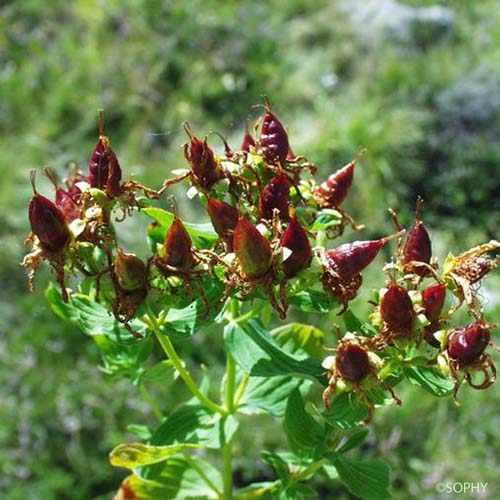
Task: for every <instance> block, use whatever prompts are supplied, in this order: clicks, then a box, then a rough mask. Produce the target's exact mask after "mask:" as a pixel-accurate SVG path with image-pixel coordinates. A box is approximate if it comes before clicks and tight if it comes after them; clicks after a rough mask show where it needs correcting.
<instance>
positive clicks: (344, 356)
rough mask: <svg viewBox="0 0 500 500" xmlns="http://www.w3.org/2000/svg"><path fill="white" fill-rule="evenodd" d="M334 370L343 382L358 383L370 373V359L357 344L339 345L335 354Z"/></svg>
mask: <svg viewBox="0 0 500 500" xmlns="http://www.w3.org/2000/svg"><path fill="white" fill-rule="evenodd" d="M335 368H336V369H337V370H338V372H339V373H340V375H341V377H342V378H343V379H344V380H347V381H349V382H355V383H356V382H360V381H361V380H362V379H363V378H364V377H366V376H367V375H368V374H369V373H370V359H369V358H368V353H367V352H366V350H365V349H363V348H362V347H361V346H359V345H357V344H341V345H340V346H339V348H338V349H337V352H336V353H335Z"/></svg>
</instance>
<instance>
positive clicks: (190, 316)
mask: <svg viewBox="0 0 500 500" xmlns="http://www.w3.org/2000/svg"><path fill="white" fill-rule="evenodd" d="M223 293H224V285H223V284H222V283H221V282H219V281H211V283H210V285H208V286H207V287H206V289H205V288H204V294H205V298H206V299H207V302H208V305H209V307H208V314H207V310H206V306H205V303H204V301H203V300H202V298H201V297H198V298H197V299H196V300H195V301H193V302H191V303H190V304H189V305H187V306H186V307H183V308H182V309H174V308H171V309H169V310H168V312H167V314H166V316H165V318H164V319H163V321H162V322H161V324H160V330H161V331H162V332H163V333H165V334H166V335H168V336H169V337H170V338H171V339H172V340H182V339H187V338H189V337H191V336H192V335H194V334H195V333H196V332H197V331H198V330H200V328H203V327H204V326H207V325H210V324H213V323H214V322H217V321H219V319H220V317H221V315H222V313H223V307H222V305H221V303H220V300H221V298H222V295H223Z"/></svg>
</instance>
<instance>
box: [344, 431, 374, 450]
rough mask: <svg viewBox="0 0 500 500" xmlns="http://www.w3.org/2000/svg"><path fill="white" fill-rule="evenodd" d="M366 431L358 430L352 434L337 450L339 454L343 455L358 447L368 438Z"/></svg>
mask: <svg viewBox="0 0 500 500" xmlns="http://www.w3.org/2000/svg"><path fill="white" fill-rule="evenodd" d="M369 432H370V431H369V430H368V429H359V430H357V431H355V432H353V433H352V434H351V435H350V436H349V437H348V438H347V439H346V440H345V442H344V444H343V445H342V446H341V447H340V448H339V450H338V452H339V453H345V452H346V451H349V450H352V449H353V448H357V447H358V446H360V445H361V444H362V443H363V442H364V440H365V439H366V438H367V437H368V434H369Z"/></svg>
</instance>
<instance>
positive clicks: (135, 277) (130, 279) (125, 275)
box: [115, 249, 147, 292]
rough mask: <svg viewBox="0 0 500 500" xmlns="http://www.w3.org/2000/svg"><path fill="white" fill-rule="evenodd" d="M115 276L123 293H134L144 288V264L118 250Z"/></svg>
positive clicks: (145, 274) (145, 281) (145, 278)
mask: <svg viewBox="0 0 500 500" xmlns="http://www.w3.org/2000/svg"><path fill="white" fill-rule="evenodd" d="M115 274H116V277H117V279H118V284H119V285H120V287H121V288H122V289H123V290H124V291H125V292H135V291H136V290H140V289H142V288H144V287H145V286H146V283H147V268H146V264H145V263H144V262H143V261H142V260H141V259H139V257H137V256H136V255H134V254H132V253H125V252H123V251H122V250H121V249H118V255H117V256H116V258H115Z"/></svg>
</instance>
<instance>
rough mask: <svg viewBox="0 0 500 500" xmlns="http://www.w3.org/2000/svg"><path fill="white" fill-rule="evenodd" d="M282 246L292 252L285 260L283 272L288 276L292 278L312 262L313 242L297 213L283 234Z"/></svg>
mask: <svg viewBox="0 0 500 500" xmlns="http://www.w3.org/2000/svg"><path fill="white" fill-rule="evenodd" d="M281 246H282V247H284V248H287V249H288V250H290V251H291V252H292V253H291V254H290V255H289V256H288V258H287V259H286V260H284V261H283V272H284V273H285V276H286V277H287V278H292V277H293V276H295V275H296V274H297V273H298V272H299V271H301V270H302V269H305V268H306V267H308V266H309V264H310V263H311V259H312V249H311V244H310V243H309V239H308V238H307V234H306V232H305V230H304V228H303V227H302V226H301V225H300V224H299V221H298V220H297V217H296V216H295V215H294V216H293V217H292V218H291V219H290V223H289V224H288V227H287V228H286V229H285V231H284V233H283V235H282V236H281Z"/></svg>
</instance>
